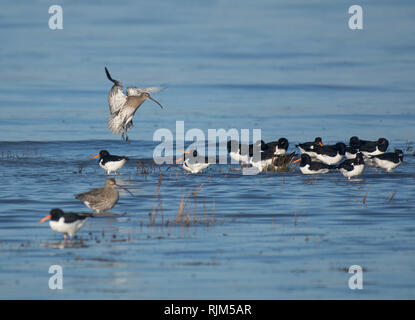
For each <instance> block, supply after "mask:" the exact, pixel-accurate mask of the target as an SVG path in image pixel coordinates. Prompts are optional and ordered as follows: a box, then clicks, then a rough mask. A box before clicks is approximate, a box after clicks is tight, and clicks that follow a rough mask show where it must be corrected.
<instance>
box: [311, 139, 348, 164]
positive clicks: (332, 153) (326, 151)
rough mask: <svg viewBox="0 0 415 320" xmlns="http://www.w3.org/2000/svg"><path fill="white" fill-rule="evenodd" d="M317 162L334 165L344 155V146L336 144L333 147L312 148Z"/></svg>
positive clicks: (318, 146) (317, 146)
mask: <svg viewBox="0 0 415 320" xmlns="http://www.w3.org/2000/svg"><path fill="white" fill-rule="evenodd" d="M314 152H315V154H316V158H317V160H319V161H321V162H324V163H325V164H330V165H332V164H336V163H338V162H339V161H340V160H341V159H343V156H344V155H345V153H346V145H345V144H344V143H343V142H337V143H336V144H335V145H325V146H320V145H316V146H315V148H314Z"/></svg>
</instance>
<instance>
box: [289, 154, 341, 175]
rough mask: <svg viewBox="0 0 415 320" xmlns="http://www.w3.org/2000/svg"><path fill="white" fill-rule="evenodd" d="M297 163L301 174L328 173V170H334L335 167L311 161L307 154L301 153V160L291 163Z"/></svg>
mask: <svg viewBox="0 0 415 320" xmlns="http://www.w3.org/2000/svg"><path fill="white" fill-rule="evenodd" d="M300 161H301V162H300ZM297 162H300V170H301V172H302V173H303V174H320V173H328V172H329V171H330V170H332V169H335V168H336V167H335V166H331V165H328V164H325V163H322V162H317V161H312V159H311V157H310V156H309V155H308V154H307V153H303V154H302V155H301V158H299V159H297V160H295V161H293V162H292V164H294V163H297Z"/></svg>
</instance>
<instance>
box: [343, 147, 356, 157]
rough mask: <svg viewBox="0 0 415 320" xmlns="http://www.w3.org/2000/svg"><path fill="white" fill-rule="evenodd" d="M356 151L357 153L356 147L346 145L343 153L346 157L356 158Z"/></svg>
mask: <svg viewBox="0 0 415 320" xmlns="http://www.w3.org/2000/svg"><path fill="white" fill-rule="evenodd" d="M358 153H359V150H358V149H355V148H353V147H351V146H347V147H346V151H345V154H344V155H345V157H346V159H354V158H356V155H357V154H358Z"/></svg>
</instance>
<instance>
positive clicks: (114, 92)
mask: <svg viewBox="0 0 415 320" xmlns="http://www.w3.org/2000/svg"><path fill="white" fill-rule="evenodd" d="M126 101H127V96H126V95H125V94H124V92H123V91H122V87H121V86H117V85H113V86H112V88H111V90H110V92H109V93H108V104H109V107H110V114H111V115H115V114H117V113H118V112H119V111H120V109H121V108H122V107H123V106H124V104H125V102H126Z"/></svg>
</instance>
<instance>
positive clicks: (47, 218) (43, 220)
mask: <svg viewBox="0 0 415 320" xmlns="http://www.w3.org/2000/svg"><path fill="white" fill-rule="evenodd" d="M50 218H52V216H51V215H50V214H48V215H47V216H46V217H44V218H43V219H42V220H40V221H39V223H42V222H45V221H46V220H49V219H50Z"/></svg>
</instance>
